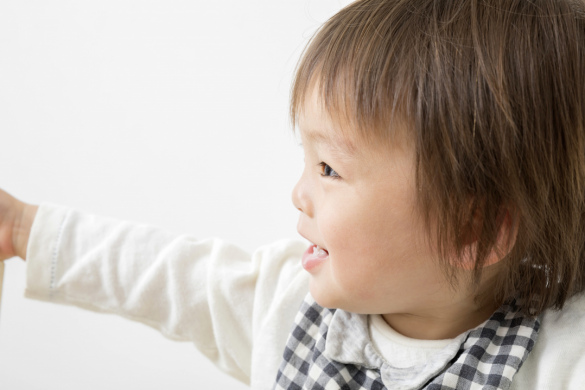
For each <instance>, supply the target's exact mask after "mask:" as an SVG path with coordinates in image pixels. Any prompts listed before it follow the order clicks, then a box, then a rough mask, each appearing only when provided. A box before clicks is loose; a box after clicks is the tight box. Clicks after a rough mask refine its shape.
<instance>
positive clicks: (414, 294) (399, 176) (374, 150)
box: [293, 96, 446, 314]
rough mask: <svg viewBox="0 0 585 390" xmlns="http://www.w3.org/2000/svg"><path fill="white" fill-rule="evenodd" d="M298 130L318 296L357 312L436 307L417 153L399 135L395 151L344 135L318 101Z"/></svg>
mask: <svg viewBox="0 0 585 390" xmlns="http://www.w3.org/2000/svg"><path fill="white" fill-rule="evenodd" d="M299 128H300V135H301V139H302V144H303V149H304V152H305V168H304V171H303V174H302V176H301V178H300V180H299V182H298V183H297V185H296V187H295V189H294V191H293V203H294V205H295V207H297V208H298V209H299V210H300V211H301V214H300V217H299V222H298V231H299V233H300V234H301V235H302V236H303V237H305V238H306V239H308V240H309V241H311V242H312V243H313V244H315V245H318V246H319V247H320V248H323V249H324V250H325V251H321V252H320V253H319V251H318V249H317V248H315V247H314V246H312V247H310V248H309V249H308V250H307V252H306V253H305V255H304V256H303V266H304V267H305V269H306V270H307V271H308V272H309V273H310V274H311V282H310V290H311V293H312V295H313V297H314V298H315V299H316V300H317V302H318V303H320V304H321V305H323V306H326V307H336V308H342V309H344V310H348V311H353V312H357V313H369V314H388V313H423V312H426V311H427V310H434V309H436V307H437V303H438V301H437V300H439V299H444V298H445V296H444V295H443V296H440V295H441V294H437V292H439V291H440V290H442V291H443V293H444V291H445V285H446V282H445V278H444V274H443V273H442V272H441V269H440V268H439V265H438V264H437V260H436V257H435V256H434V255H433V253H434V251H433V250H432V249H431V246H430V245H429V244H428V243H427V240H425V231H426V230H425V228H424V225H423V223H422V220H421V218H420V217H419V216H418V214H417V212H416V208H415V205H416V190H415V175H414V166H415V160H414V148H413V147H412V146H411V145H410V144H409V143H408V142H403V141H400V138H401V137H400V136H398V135H397V136H396V143H395V145H393V146H392V147H389V146H387V145H385V144H383V143H380V144H378V145H376V146H366V145H365V143H364V142H361V141H360V140H359V139H358V138H357V136H356V137H351V136H350V137H347V136H344V137H342V136H341V134H340V132H339V131H337V132H336V125H335V124H334V123H333V122H332V121H331V120H330V119H329V117H328V115H327V114H326V113H325V112H324V111H322V110H321V108H320V105H319V104H318V103H317V101H316V98H315V97H314V96H313V97H312V98H311V99H308V100H307V102H306V104H305V106H304V110H303V111H302V113H301V117H300V120H299ZM352 145H353V146H352Z"/></svg>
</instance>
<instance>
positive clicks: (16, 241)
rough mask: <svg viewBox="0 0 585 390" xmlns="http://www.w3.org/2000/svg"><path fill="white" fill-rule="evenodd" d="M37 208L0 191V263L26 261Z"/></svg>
mask: <svg viewBox="0 0 585 390" xmlns="http://www.w3.org/2000/svg"><path fill="white" fill-rule="evenodd" d="M37 209H38V206H35V205H30V204H26V203H24V202H21V201H19V200H18V199H16V198H14V197H13V196H11V195H10V194H8V193H6V192H5V191H2V190H0V261H3V260H6V259H9V258H11V257H14V256H18V257H20V258H22V259H26V247H27V244H28V238H29V236H30V230H31V227H32V224H33V221H34V219H35V215H36V213H37Z"/></svg>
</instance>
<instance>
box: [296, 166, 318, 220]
mask: <svg viewBox="0 0 585 390" xmlns="http://www.w3.org/2000/svg"><path fill="white" fill-rule="evenodd" d="M310 189H311V186H310V183H309V180H308V178H307V172H306V169H305V170H304V171H303V174H302V175H301V177H300V178H299V181H298V182H297V184H296V185H295V187H294V188H293V191H292V202H293V205H294V206H295V207H296V208H297V209H298V210H299V211H301V212H302V213H303V214H305V215H307V216H308V217H311V218H312V217H313V202H312V200H311V191H310Z"/></svg>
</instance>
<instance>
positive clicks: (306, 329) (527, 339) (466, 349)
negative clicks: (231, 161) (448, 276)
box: [274, 295, 540, 390]
mask: <svg viewBox="0 0 585 390" xmlns="http://www.w3.org/2000/svg"><path fill="white" fill-rule="evenodd" d="M335 312H336V310H334V309H326V308H323V307H321V306H319V305H318V304H317V303H316V302H315V301H314V300H313V298H312V297H311V296H310V295H308V296H307V298H305V301H304V302H303V304H302V306H301V309H300V311H299V313H298V314H297V316H296V319H295V325H294V328H293V331H292V332H291V334H290V336H289V339H288V342H287V345H286V348H285V351H284V354H283V362H282V364H281V366H280V369H279V371H278V375H277V378H276V384H275V386H274V389H287V390H296V389H299V390H300V389H317V390H321V389H336V390H338V389H342V390H358V389H407V388H408V389H432V390H438V389H457V390H461V389H490V390H495V389H508V388H509V387H510V385H511V383H512V378H513V377H514V374H516V372H517V371H518V369H519V368H520V367H521V366H522V363H523V362H524V361H525V360H526V357H527V356H528V354H529V353H530V351H531V350H532V348H533V346H534V343H535V341H536V337H537V335H538V329H539V327H540V321H539V319H538V318H529V317H523V316H521V315H520V314H519V313H518V312H517V307H516V306H515V305H514V303H511V304H506V305H503V306H502V307H501V308H499V309H498V310H497V311H496V312H495V313H494V314H493V315H492V316H491V317H490V319H489V320H487V321H486V322H484V323H483V324H482V325H480V326H478V327H477V328H474V329H472V330H470V331H468V332H467V333H466V334H465V335H464V336H463V337H461V338H460V339H461V340H462V341H461V345H460V347H459V350H458V351H457V352H456V353H455V354H454V356H453V358H452V359H448V360H447V361H446V362H445V363H444V364H443V365H442V366H441V367H439V369H438V370H435V371H436V372H435V373H434V374H436V375H434V376H433V377H431V378H429V380H428V381H425V382H424V383H420V385H410V386H405V384H404V382H401V381H400V378H396V380H393V378H392V376H391V375H390V376H389V375H388V372H381V370H382V371H384V370H387V368H385V367H384V364H383V363H381V362H383V359H381V357H379V356H374V357H373V358H368V356H367V355H368V354H370V355H371V354H376V352H374V351H375V350H374V349H373V347H372V346H371V342H369V341H368V344H364V352H363V354H361V355H360V354H356V355H355V356H358V358H356V359H355V361H353V362H348V361H345V362H339V361H336V360H335V359H332V358H330V356H328V354H331V353H329V351H330V350H331V348H328V347H327V336H328V333H329V331H330V330H331V329H330V325H331V321H332V319H333V317H334V314H335ZM348 318H354V321H358V322H359V321H361V322H362V324H363V323H365V324H367V320H365V321H364V318H366V316H360V315H353V317H351V316H350V317H348ZM359 328H360V325H359V324H358V326H357V327H355V328H354V329H359ZM362 330H364V328H363V326H362ZM334 331H335V330H334ZM364 332H365V333H367V328H366V330H365V331H364ZM335 336H336V337H340V336H341V337H346V338H355V339H359V338H360V337H361V338H364V340H369V336H365V335H363V334H361V335H360V334H335ZM358 344H359V343H358ZM350 345H351V344H350ZM359 356H363V358H360V357H359ZM360 360H361V361H360ZM372 362H374V363H372ZM376 362H380V364H377V363H376Z"/></svg>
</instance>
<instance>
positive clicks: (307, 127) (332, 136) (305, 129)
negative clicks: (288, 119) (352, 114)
mask: <svg viewBox="0 0 585 390" xmlns="http://www.w3.org/2000/svg"><path fill="white" fill-rule="evenodd" d="M298 125H299V131H300V135H301V138H302V139H303V141H304V142H305V141H310V142H312V143H316V144H320V145H325V146H327V147H328V148H330V149H333V150H334V151H336V152H338V153H340V154H342V155H345V156H348V157H349V156H354V155H356V154H357V153H358V152H359V151H360V150H363V149H364V146H365V145H363V142H361V140H360V139H359V138H358V137H357V135H356V134H352V131H351V125H350V124H348V123H344V122H343V121H341V120H340V118H339V116H337V117H335V116H334V115H332V113H331V112H329V111H328V110H326V109H325V107H324V105H323V104H322V103H321V101H320V100H319V99H318V97H317V94H316V93H315V92H311V93H310V94H309V96H307V99H306V100H305V101H304V103H303V106H302V109H301V112H300V115H299V121H298Z"/></svg>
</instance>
